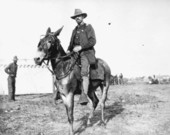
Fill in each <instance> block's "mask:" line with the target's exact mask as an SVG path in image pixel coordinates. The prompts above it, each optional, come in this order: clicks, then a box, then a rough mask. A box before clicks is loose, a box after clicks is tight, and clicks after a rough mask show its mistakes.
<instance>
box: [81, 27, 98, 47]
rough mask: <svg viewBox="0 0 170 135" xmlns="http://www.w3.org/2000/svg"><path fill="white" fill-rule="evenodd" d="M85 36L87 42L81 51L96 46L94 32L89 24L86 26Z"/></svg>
mask: <svg viewBox="0 0 170 135" xmlns="http://www.w3.org/2000/svg"><path fill="white" fill-rule="evenodd" d="M86 34H87V38H88V42H87V43H86V44H84V45H82V49H88V48H90V47H93V46H94V45H95V44H96V36H95V31H94V29H93V27H92V25H91V24H88V25H87V30H86Z"/></svg>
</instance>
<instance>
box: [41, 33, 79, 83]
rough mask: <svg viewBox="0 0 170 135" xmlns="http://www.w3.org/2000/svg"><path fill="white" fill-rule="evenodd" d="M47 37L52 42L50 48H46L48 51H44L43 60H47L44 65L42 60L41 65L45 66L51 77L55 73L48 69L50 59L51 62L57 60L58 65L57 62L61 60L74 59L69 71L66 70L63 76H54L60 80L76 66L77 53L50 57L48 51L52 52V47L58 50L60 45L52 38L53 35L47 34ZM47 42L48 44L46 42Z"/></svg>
mask: <svg viewBox="0 0 170 135" xmlns="http://www.w3.org/2000/svg"><path fill="white" fill-rule="evenodd" d="M48 36H50V38H52V41H53V42H51V45H50V48H48V47H47V48H48V49H47V50H46V51H45V53H46V55H45V57H44V60H47V63H46V62H45V61H44V60H43V63H44V64H45V66H46V67H47V69H48V70H49V71H50V72H51V74H52V75H55V73H54V71H53V70H51V69H50V67H49V61H50V60H52V59H53V60H55V59H57V63H59V62H61V61H62V60H64V59H68V58H71V57H72V58H73V59H74V63H73V64H72V65H71V66H70V68H69V70H68V71H67V72H66V73H65V74H64V75H62V76H60V77H58V76H57V75H56V78H57V80H61V79H63V78H65V77H66V76H67V75H69V74H70V72H71V71H72V70H73V68H74V66H75V65H76V64H77V59H78V57H79V53H75V52H70V53H69V54H66V55H65V56H59V57H57V56H56V55H55V56H54V57H51V53H52V51H50V50H52V49H53V47H54V46H57V50H58V48H59V47H60V46H61V45H60V42H59V40H58V39H57V38H56V37H55V36H54V34H53V33H49V34H48ZM57 40H58V41H57ZM47 42H48V41H47ZM56 42H58V44H57V45H55V44H56ZM52 46H53V47H52Z"/></svg>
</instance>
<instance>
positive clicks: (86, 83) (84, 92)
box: [78, 76, 89, 105]
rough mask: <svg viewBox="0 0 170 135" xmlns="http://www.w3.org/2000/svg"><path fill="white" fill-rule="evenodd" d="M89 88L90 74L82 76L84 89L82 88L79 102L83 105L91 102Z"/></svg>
mask: <svg viewBox="0 0 170 135" xmlns="http://www.w3.org/2000/svg"><path fill="white" fill-rule="evenodd" d="M88 89H89V77H88V76H83V77H82V90H81V95H80V98H79V102H78V103H80V104H81V105H87V103H88V102H89V100H88V96H87V94H88Z"/></svg>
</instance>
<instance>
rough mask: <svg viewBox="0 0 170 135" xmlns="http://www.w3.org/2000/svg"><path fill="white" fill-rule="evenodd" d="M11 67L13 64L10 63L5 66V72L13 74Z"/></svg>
mask: <svg viewBox="0 0 170 135" xmlns="http://www.w3.org/2000/svg"><path fill="white" fill-rule="evenodd" d="M10 67H11V64H9V65H8V66H7V67H6V68H5V72H6V73H7V74H11V72H10Z"/></svg>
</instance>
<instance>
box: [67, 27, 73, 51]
mask: <svg viewBox="0 0 170 135" xmlns="http://www.w3.org/2000/svg"><path fill="white" fill-rule="evenodd" d="M73 35H74V30H73V32H72V35H71V39H70V44H69V46H68V49H67V50H68V51H72V50H73Z"/></svg>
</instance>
